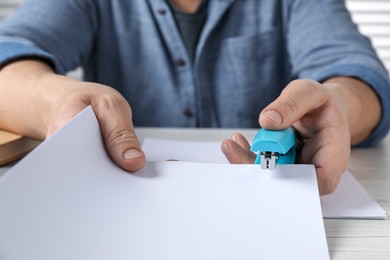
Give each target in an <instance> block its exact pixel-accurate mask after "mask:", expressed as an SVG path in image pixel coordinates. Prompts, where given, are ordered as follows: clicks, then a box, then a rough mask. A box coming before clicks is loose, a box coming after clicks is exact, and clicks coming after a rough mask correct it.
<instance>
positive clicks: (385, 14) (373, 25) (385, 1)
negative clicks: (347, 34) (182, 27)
mask: <svg viewBox="0 0 390 260" xmlns="http://www.w3.org/2000/svg"><path fill="white" fill-rule="evenodd" d="M53 1H56V0H53ZM313 1H315V0H313ZM340 1H343V0H340ZM345 1H346V2H347V7H348V9H349V10H350V11H351V13H352V18H353V20H354V21H355V22H356V23H357V24H358V25H359V28H360V31H361V32H362V33H363V34H365V35H367V36H368V37H370V38H371V40H372V43H373V45H374V47H375V49H376V50H377V52H378V55H379V56H380V57H381V59H382V61H383V63H384V64H385V66H386V67H387V70H388V71H389V72H390V0H345ZM21 2H23V0H0V20H1V19H3V18H4V17H5V16H6V15H8V14H9V13H11V12H12V11H13V10H14V9H15V8H16V7H17V5H18V4H20V3H21ZM79 73H80V72H76V74H75V76H76V77H79Z"/></svg>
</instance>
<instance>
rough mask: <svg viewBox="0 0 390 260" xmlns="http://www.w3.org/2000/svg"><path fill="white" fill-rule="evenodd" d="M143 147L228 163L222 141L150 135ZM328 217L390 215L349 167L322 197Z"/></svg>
mask: <svg viewBox="0 0 390 260" xmlns="http://www.w3.org/2000/svg"><path fill="white" fill-rule="evenodd" d="M142 148H143V150H144V152H145V153H146V155H147V160H149V161H164V160H169V159H177V160H180V161H190V162H207V163H228V162H227V160H226V158H225V156H224V155H223V153H222V152H221V148H220V143H218V142H191V141H172V140H164V139H153V138H146V139H145V140H144V142H143V145H142ZM321 206H322V214H323V217H324V218H348V219H386V218H387V214H386V211H385V210H384V209H383V208H382V207H381V206H380V205H379V204H378V203H377V202H376V201H374V200H373V199H372V198H371V197H370V196H369V195H368V194H367V192H366V191H365V190H364V189H363V187H362V186H361V185H360V184H359V183H358V182H357V181H356V179H355V178H354V177H353V176H352V175H351V173H350V172H349V171H346V172H345V173H344V175H343V177H342V179H341V181H340V184H339V186H338V188H337V190H336V191H335V192H334V193H332V194H330V195H326V196H322V197H321Z"/></svg>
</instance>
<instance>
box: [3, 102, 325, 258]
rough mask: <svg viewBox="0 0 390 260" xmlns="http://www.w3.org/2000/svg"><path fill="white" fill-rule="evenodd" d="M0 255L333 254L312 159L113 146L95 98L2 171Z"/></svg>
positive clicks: (56, 256) (219, 256)
mask: <svg viewBox="0 0 390 260" xmlns="http://www.w3.org/2000/svg"><path fill="white" fill-rule="evenodd" d="M0 211H1V214H0V259H2V260H16V259H18V260H19V259H40V260H49V259H50V260H52V259H56V260H65V259H66V260H69V259H94V260H95V259H114V260H119V259H123V260H124V259H126V260H129V259H136V260H156V259H169V260H179V259H180V260H183V259H185V260H192V259H194V260H195V259H196V260H198V259H223V260H233V259H237V260H238V259H240V260H241V259H246V260H250V259H253V260H254V259H256V260H258V259H299V260H302V259H318V260H321V259H324V260H325V259H329V254H328V249H327V243H326V237H325V232H324V226H323V221H322V216H321V208H320V201H319V196H318V190H317V185H316V175H315V171H314V168H313V166H312V165H294V166H281V167H278V168H277V170H275V171H273V172H270V171H262V170H260V168H259V167H258V165H228V164H207V163H191V162H148V163H147V164H146V166H145V168H144V169H143V170H141V171H139V172H137V173H136V174H129V173H127V172H124V171H123V170H122V169H120V168H119V167H117V166H116V165H115V164H114V163H113V162H112V161H111V160H110V158H109V157H108V156H107V154H106V151H105V148H104V145H103V142H102V140H101V135H100V130H99V126H98V123H97V121H96V118H95V117H94V115H93V112H92V110H91V108H87V109H86V110H85V111H84V112H82V113H81V114H79V115H78V116H77V117H76V118H74V119H73V120H72V121H71V122H70V123H69V124H67V125H66V126H65V127H64V128H63V129H62V130H60V131H59V132H57V133H56V134H55V135H54V136H52V137H51V138H50V139H48V140H47V141H45V142H44V143H43V144H42V145H40V146H39V147H38V148H36V149H35V150H34V151H33V152H32V153H30V154H29V155H28V156H27V157H25V158H24V159H23V160H22V161H21V162H19V163H18V164H17V165H16V166H14V167H13V168H12V169H11V170H10V171H8V172H7V173H6V174H5V175H4V176H3V177H1V178H0Z"/></svg>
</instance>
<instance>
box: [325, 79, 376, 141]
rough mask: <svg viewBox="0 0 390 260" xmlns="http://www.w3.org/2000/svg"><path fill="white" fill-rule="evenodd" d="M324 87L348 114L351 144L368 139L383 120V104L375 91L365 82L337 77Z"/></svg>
mask: <svg viewBox="0 0 390 260" xmlns="http://www.w3.org/2000/svg"><path fill="white" fill-rule="evenodd" d="M324 85H325V86H326V87H328V88H329V89H330V90H331V91H332V93H333V94H334V96H335V99H336V100H337V102H339V103H341V104H340V105H341V107H343V109H344V110H345V112H346V113H347V117H348V125H349V129H350V135H351V144H352V145H355V144H358V143H360V142H362V141H364V140H365V139H367V137H368V136H369V135H370V134H371V132H372V131H373V130H374V129H375V127H376V126H377V125H378V124H379V121H380V118H381V104H380V101H379V98H378V96H377V95H376V93H375V91H374V90H373V89H372V88H371V87H370V86H369V85H367V84H366V83H364V82H363V81H361V80H359V79H355V78H348V77H335V78H332V79H329V80H327V81H326V82H324Z"/></svg>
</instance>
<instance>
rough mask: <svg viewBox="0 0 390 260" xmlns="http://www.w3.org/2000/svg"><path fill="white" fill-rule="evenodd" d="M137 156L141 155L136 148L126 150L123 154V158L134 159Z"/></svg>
mask: <svg viewBox="0 0 390 260" xmlns="http://www.w3.org/2000/svg"><path fill="white" fill-rule="evenodd" d="M139 157H142V153H141V152H140V151H138V150H137V149H130V150H127V151H126V152H125V153H124V154H123V159H125V160H130V159H136V158H139Z"/></svg>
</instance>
